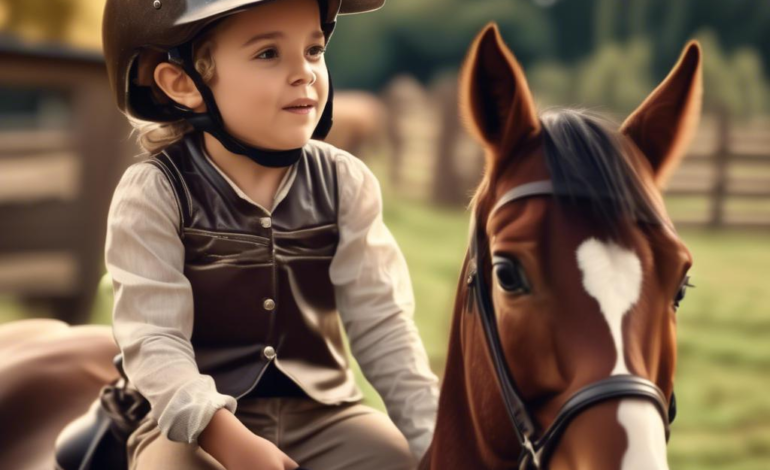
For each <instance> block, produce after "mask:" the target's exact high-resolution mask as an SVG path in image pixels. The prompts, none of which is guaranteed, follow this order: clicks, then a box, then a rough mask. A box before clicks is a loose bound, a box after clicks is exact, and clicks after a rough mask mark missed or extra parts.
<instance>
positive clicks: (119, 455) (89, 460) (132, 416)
mask: <svg viewBox="0 0 770 470" xmlns="http://www.w3.org/2000/svg"><path fill="white" fill-rule="evenodd" d="M113 363H114V364H115V367H116V368H117V369H118V371H119V372H120V375H121V378H119V379H118V380H117V381H115V382H113V383H111V384H109V385H105V386H104V387H102V390H101V392H100V393H99V398H97V399H96V401H94V403H93V404H92V405H91V407H90V408H89V409H88V411H87V412H86V413H85V414H84V415H82V416H81V417H79V418H78V419H76V420H75V421H72V422H71V423H70V424H68V425H67V426H66V427H65V428H64V429H63V430H62V432H61V433H60V434H59V437H58V438H57V439H56V444H55V450H54V456H55V461H56V470H98V469H105V468H111V469H126V468H128V456H127V455H126V442H127V441H128V436H130V435H131V433H132V432H133V431H134V430H135V429H136V428H137V427H138V426H139V422H140V421H141V420H142V418H144V417H145V416H146V415H147V413H149V411H150V403H149V402H148V401H147V399H146V398H144V397H143V396H142V395H141V394H140V393H139V392H138V391H137V390H136V389H134V388H132V387H130V386H129V385H128V378H127V377H126V373H125V371H124V370H123V357H122V356H121V355H120V354H118V355H117V356H115V359H114V360H113Z"/></svg>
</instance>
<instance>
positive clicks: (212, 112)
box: [168, 25, 334, 168]
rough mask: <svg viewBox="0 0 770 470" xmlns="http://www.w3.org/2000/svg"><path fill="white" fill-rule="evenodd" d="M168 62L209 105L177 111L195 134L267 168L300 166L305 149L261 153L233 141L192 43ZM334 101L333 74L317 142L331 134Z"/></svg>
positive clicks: (178, 49) (174, 52) (315, 134)
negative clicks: (197, 63)
mask: <svg viewBox="0 0 770 470" xmlns="http://www.w3.org/2000/svg"><path fill="white" fill-rule="evenodd" d="M331 28H332V29H333V28H334V26H333V25H331ZM168 59H169V62H172V63H174V64H176V65H179V66H180V67H182V69H184V71H185V72H186V73H187V75H189V76H190V78H192V80H193V83H195V87H196V88H197V89H198V91H199V92H200V94H201V97H202V98H203V102H204V103H206V112H205V113H196V112H194V111H192V110H191V109H189V108H187V107H184V106H181V105H177V106H176V109H177V110H178V112H179V113H180V114H181V116H180V117H181V118H183V119H185V120H187V122H189V123H190V125H192V126H193V128H194V129H195V130H198V131H203V132H208V133H209V134H211V135H213V136H214V138H216V139H217V140H218V141H219V142H220V143H222V145H223V146H224V147H225V148H226V149H227V150H229V151H230V152H233V153H237V154H239V155H244V156H246V157H248V158H249V159H251V160H253V161H255V162H256V163H258V164H260V165H262V166H266V167H271V168H281V167H287V166H291V165H293V164H294V163H296V162H297V161H298V160H299V158H300V157H301V156H302V148H301V147H300V148H296V149H290V150H266V149H260V148H257V147H253V146H250V145H248V144H247V143H245V142H243V141H241V140H240V139H237V138H235V137H233V136H232V135H230V134H229V133H228V132H227V131H226V130H225V125H224V121H223V119H222V114H221V113H220V112H219V107H218V106H217V102H216V100H215V99H214V94H213V93H212V92H211V88H209V86H208V85H206V83H204V81H203V77H201V75H200V74H199V73H198V71H197V70H195V67H194V66H193V65H192V64H193V63H194V61H193V51H192V42H188V43H186V44H183V45H181V46H178V47H174V48H172V49H170V50H169V51H168ZM333 100H334V91H333V88H332V82H331V74H329V98H328V100H327V102H326V107H325V108H324V111H323V114H322V115H321V120H320V121H319V123H318V125H317V126H316V128H315V130H314V131H313V138H314V139H323V138H325V137H326V136H327V135H328V134H329V131H330V130H331V127H332V123H333V121H332V112H333V105H332V102H333Z"/></svg>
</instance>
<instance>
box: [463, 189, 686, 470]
mask: <svg viewBox="0 0 770 470" xmlns="http://www.w3.org/2000/svg"><path fill="white" fill-rule="evenodd" d="M553 195H554V189H553V184H552V183H551V181H549V180H542V181H535V182H531V183H526V184H522V185H520V186H516V187H515V188H513V189H511V190H510V191H508V192H506V193H505V194H504V195H503V197H501V198H500V199H499V200H498V201H497V203H496V204H495V206H494V208H493V209H492V211H491V212H490V215H489V217H491V216H492V215H493V214H494V213H495V212H496V211H497V210H498V209H500V208H501V207H502V206H504V205H506V204H509V203H511V202H513V201H517V200H520V199H523V198H528V197H532V196H553ZM475 218H476V215H475V214H474V218H473V221H472V223H473V226H472V231H471V234H472V236H471V246H470V253H469V256H470V263H471V267H470V274H469V276H468V279H467V283H468V285H469V286H470V288H472V289H473V290H474V295H475V298H476V306H477V310H478V312H479V315H480V316H481V323H482V325H483V329H484V335H485V336H486V340H487V346H488V347H489V352H490V356H491V358H492V362H493V364H494V367H495V372H496V376H497V380H498V383H499V385H500V390H501V393H502V397H503V401H504V403H505V409H506V411H507V413H508V417H509V418H510V420H511V424H512V425H513V429H514V430H515V432H516V436H517V438H518V440H519V444H520V446H521V454H519V460H518V468H519V470H530V469H533V468H534V469H541V468H546V467H545V464H546V463H547V461H548V457H549V456H550V454H551V453H552V452H553V450H554V449H555V448H556V445H557V444H558V441H559V438H560V437H561V435H562V434H563V433H564V431H565V429H566V427H567V425H568V424H569V422H570V421H571V420H572V419H573V418H575V416H577V415H578V414H580V413H581V412H583V411H585V410H586V409H587V408H589V407H591V406H593V405H595V404H597V403H599V402H602V401H605V400H609V399H612V398H619V397H635V398H644V399H648V400H651V401H652V402H653V404H654V405H655V406H656V408H657V409H658V411H659V412H660V414H661V417H662V418H663V423H664V427H665V431H666V441H668V438H669V435H670V428H669V425H670V423H672V422H673V421H674V418H675V416H676V398H675V397H674V395H673V393H672V395H671V402H670V403H669V402H668V400H667V399H666V396H665V395H664V393H663V391H662V390H661V389H660V388H659V387H658V386H657V385H655V384H654V383H653V382H651V381H650V380H647V379H645V378H643V377H639V376H636V375H628V374H624V375H614V376H610V377H608V378H606V379H603V380H599V381H598V382H594V383H592V384H589V385H587V386H585V387H583V388H581V389H580V390H578V391H577V392H576V393H575V394H574V395H572V396H571V397H570V398H569V400H567V401H566V403H564V405H563V406H562V407H561V409H560V410H559V413H558V414H557V416H556V419H555V420H554V422H553V423H552V424H551V425H550V426H549V427H548V429H546V430H545V431H544V432H542V433H541V434H540V435H539V436H538V429H537V426H536V424H535V421H534V420H533V418H532V414H531V412H530V410H529V409H528V408H527V405H526V404H525V403H524V400H523V399H522V398H521V395H520V393H519V390H518V388H517V387H516V382H515V381H514V379H513V376H512V374H511V372H510V370H509V369H508V365H507V363H506V361H505V355H504V354H503V348H502V345H501V343H500V336H499V333H498V328H497V318H496V316H495V310H494V306H493V305H492V298H491V297H490V294H489V290H488V288H487V285H486V282H485V280H484V275H483V273H481V272H479V271H480V270H479V247H480V246H482V245H481V243H480V242H481V237H482V236H483V233H484V230H483V228H482V229H481V230H479V227H478V224H477V221H476V220H475Z"/></svg>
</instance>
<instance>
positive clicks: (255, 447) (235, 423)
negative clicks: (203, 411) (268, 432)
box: [198, 408, 299, 470]
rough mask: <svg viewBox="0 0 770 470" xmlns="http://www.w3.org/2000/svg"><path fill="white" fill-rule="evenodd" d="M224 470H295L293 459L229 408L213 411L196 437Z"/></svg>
mask: <svg viewBox="0 0 770 470" xmlns="http://www.w3.org/2000/svg"><path fill="white" fill-rule="evenodd" d="M198 443H199V444H200V446H201V447H202V448H203V450H205V451H206V452H208V453H209V454H211V456H212V457H214V458H215V459H217V461H219V463H221V464H222V465H224V467H225V468H226V469H227V470H295V469H297V468H298V467H299V465H297V463H296V462H295V461H293V460H292V459H290V458H289V456H288V455H286V454H284V453H283V452H282V451H281V450H280V449H279V448H278V447H276V445H275V444H273V443H272V442H270V441H268V440H267V439H264V438H262V437H259V436H257V435H256V434H254V433H252V432H251V431H250V430H249V429H248V428H247V427H246V426H244V425H243V423H241V422H240V421H239V420H238V418H236V417H235V416H234V415H233V414H232V413H230V412H229V411H228V410H226V409H224V408H222V409H221V410H218V411H217V412H216V413H214V417H213V418H211V422H210V423H209V425H208V426H206V429H204V430H203V432H202V433H201V435H200V438H199V439H198Z"/></svg>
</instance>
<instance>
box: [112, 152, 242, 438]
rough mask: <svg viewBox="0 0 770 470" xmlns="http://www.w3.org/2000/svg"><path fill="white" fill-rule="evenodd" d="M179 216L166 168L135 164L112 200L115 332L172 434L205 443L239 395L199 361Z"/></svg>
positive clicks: (134, 376)
mask: <svg viewBox="0 0 770 470" xmlns="http://www.w3.org/2000/svg"><path fill="white" fill-rule="evenodd" d="M179 217H180V214H179V209H178V207H177V202H176V199H175V197H174V194H173V192H172V189H171V185H170V183H169V182H168V180H167V179H166V177H165V175H164V174H163V173H162V172H161V170H160V169H159V168H157V167H155V166H154V165H151V164H148V163H144V162H140V163H136V164H134V165H132V166H131V167H129V168H128V169H127V170H126V172H125V173H124V174H123V177H122V178H121V180H120V182H119V183H118V186H117V188H116V189H115V193H114V195H113V198H112V202H111V204H110V210H109V215H108V219H107V241H106V245H105V261H106V264H107V270H108V271H109V273H110V275H111V276H112V282H113V289H114V294H115V301H114V305H113V315H112V320H113V335H114V336H115V340H116V342H117V344H118V346H119V347H120V350H121V352H122V354H123V365H124V369H125V371H126V374H127V376H128V378H129V380H130V382H131V383H132V384H133V385H134V386H135V387H136V388H137V390H139V392H140V393H141V394H142V395H144V396H145V397H146V398H147V399H148V400H149V402H150V405H151V407H152V410H151V412H150V413H151V416H152V417H153V418H155V420H156V421H157V422H158V426H159V428H160V430H161V432H162V433H163V435H164V436H166V437H168V439H170V440H172V441H176V442H187V443H197V439H198V436H199V434H200V433H201V432H202V431H203V430H204V429H205V428H206V426H207V425H208V423H209V421H210V420H211V417H212V416H213V415H214V413H215V412H216V411H217V410H219V409H220V408H223V407H225V408H227V409H228V410H230V411H231V412H233V413H234V412H235V408H236V400H235V398H234V397H231V396H227V395H223V394H220V393H218V392H217V390H216V386H215V384H214V380H213V379H212V378H211V376H209V375H202V374H201V373H200V372H199V370H198V367H197V365H196V363H195V357H194V353H193V349H192V344H191V343H190V337H191V335H192V326H193V297H192V288H191V286H190V283H189V281H188V280H187V278H186V277H185V276H184V251H185V250H184V245H183V244H182V240H181V238H180V234H179Z"/></svg>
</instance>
